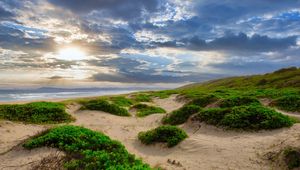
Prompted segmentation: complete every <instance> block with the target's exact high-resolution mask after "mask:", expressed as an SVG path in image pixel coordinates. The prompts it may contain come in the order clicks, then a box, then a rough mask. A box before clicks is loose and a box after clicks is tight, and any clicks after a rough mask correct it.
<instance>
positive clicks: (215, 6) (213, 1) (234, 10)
mask: <svg viewBox="0 0 300 170" xmlns="http://www.w3.org/2000/svg"><path fill="white" fill-rule="evenodd" d="M299 5H300V1H299V0H286V1H282V0H264V1H261V0H251V1H249V0H240V1H238V2H237V1H234V0H227V1H219V0H210V1H196V3H195V11H196V12H197V16H198V17H199V18H200V19H201V20H202V21H203V22H208V23H214V24H225V23H228V22H235V21H237V20H239V19H241V18H244V17H252V16H255V15H261V14H265V13H271V12H278V11H282V10H287V9H293V8H294V7H297V6H299Z"/></svg>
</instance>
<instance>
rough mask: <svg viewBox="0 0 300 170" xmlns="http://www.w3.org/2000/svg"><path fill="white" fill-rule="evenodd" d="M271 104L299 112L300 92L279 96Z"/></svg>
mask: <svg viewBox="0 0 300 170" xmlns="http://www.w3.org/2000/svg"><path fill="white" fill-rule="evenodd" d="M271 106H275V107H277V108H279V109H282V110H286V111H293V112H300V94H299V95H288V96H282V97H279V98H277V99H275V100H274V101H273V102H272V103H271Z"/></svg>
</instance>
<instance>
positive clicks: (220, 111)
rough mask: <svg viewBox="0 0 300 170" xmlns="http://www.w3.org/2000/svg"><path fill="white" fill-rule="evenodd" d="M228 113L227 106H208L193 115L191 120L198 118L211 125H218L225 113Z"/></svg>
mask: <svg viewBox="0 0 300 170" xmlns="http://www.w3.org/2000/svg"><path fill="white" fill-rule="evenodd" d="M228 113H230V109H228V108H209V109H206V110H202V111H200V113H198V114H196V115H195V116H194V117H193V120H199V121H201V122H202V121H203V122H206V123H207V124H211V125H220V122H221V121H222V120H223V119H224V116H225V115H226V114H228Z"/></svg>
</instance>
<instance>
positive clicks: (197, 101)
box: [187, 94, 218, 107]
mask: <svg viewBox="0 0 300 170" xmlns="http://www.w3.org/2000/svg"><path fill="white" fill-rule="evenodd" d="M217 100H218V98H217V97H216V96H215V95H213V94H207V95H203V96H199V97H195V98H194V99H193V100H192V101H190V102H189V103H188V104H187V105H197V106H200V107H205V106H207V105H209V104H211V103H213V102H216V101H217Z"/></svg>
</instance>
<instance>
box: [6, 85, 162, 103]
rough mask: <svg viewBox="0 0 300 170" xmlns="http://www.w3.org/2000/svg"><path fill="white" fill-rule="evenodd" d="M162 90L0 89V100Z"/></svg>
mask: <svg viewBox="0 0 300 170" xmlns="http://www.w3.org/2000/svg"><path fill="white" fill-rule="evenodd" d="M148 90H162V89H161V88H157V87H156V88H136V87H129V88H72V89H68V88H52V87H42V88H38V89H0V102H14V101H29V100H47V99H64V98H77V97H89V96H102V95H113V94H125V93H131V92H136V91H148Z"/></svg>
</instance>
